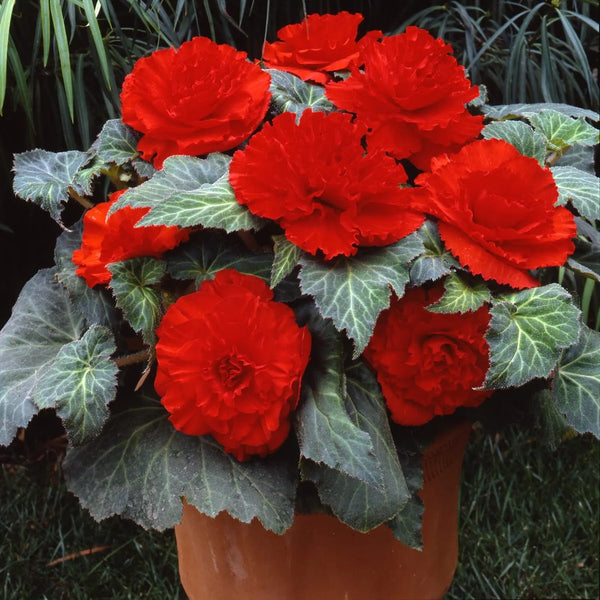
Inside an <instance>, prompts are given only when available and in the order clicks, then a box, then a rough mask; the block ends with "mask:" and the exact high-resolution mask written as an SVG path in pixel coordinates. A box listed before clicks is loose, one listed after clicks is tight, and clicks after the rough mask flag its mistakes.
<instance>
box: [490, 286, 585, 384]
mask: <svg viewBox="0 0 600 600" xmlns="http://www.w3.org/2000/svg"><path fill="white" fill-rule="evenodd" d="M490 314H491V319H490V328H489V330H488V332H487V334H486V336H485V337H486V339H487V341H488V343H489V347H490V369H489V371H488V373H487V376H486V380H485V383H484V387H486V388H488V389H493V388H507V387H518V386H520V385H523V384H524V383H526V382H528V381H530V380H532V379H534V378H536V377H543V378H545V377H548V375H550V373H551V372H552V370H553V369H554V367H555V365H556V363H557V361H558V359H559V357H560V355H561V352H562V350H563V349H564V348H568V347H569V346H571V345H572V344H574V343H575V342H576V341H577V339H578V337H579V328H580V316H581V311H580V310H579V309H578V308H576V307H575V306H574V305H573V303H572V300H571V296H570V295H569V293H568V292H567V291H566V290H565V289H564V288H563V287H562V286H560V285H558V284H556V283H552V284H550V285H545V286H543V287H537V288H531V289H527V290H523V291H522V292H517V293H514V294H510V296H508V297H507V298H506V300H502V301H500V302H498V303H496V304H495V305H494V306H492V308H491V309H490Z"/></svg>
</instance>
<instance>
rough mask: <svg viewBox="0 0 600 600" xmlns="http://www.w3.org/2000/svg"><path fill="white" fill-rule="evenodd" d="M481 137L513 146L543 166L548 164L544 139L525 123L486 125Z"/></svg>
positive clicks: (499, 122)
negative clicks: (502, 141)
mask: <svg viewBox="0 0 600 600" xmlns="http://www.w3.org/2000/svg"><path fill="white" fill-rule="evenodd" d="M481 135H482V136H483V137H484V138H485V139H486V140H489V139H491V138H494V139H498V140H504V141H506V142H508V143H509V144H512V145H513V146H514V147H515V148H516V149H517V150H518V151H519V152H520V153H521V154H523V156H531V157H532V158H535V159H536V160H537V161H538V162H539V163H540V165H542V166H543V165H544V164H545V162H546V143H545V141H544V138H543V137H542V136H541V135H540V134H539V133H536V132H535V131H534V130H533V128H531V127H530V126H529V125H527V123H523V121H495V122H494V123H490V124H489V125H486V126H485V128H484V129H483V131H482V132H481Z"/></svg>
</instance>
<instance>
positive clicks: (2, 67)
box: [0, 0, 16, 117]
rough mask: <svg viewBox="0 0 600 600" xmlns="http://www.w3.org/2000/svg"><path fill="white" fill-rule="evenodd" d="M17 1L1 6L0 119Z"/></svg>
mask: <svg viewBox="0 0 600 600" xmlns="http://www.w3.org/2000/svg"><path fill="white" fill-rule="evenodd" d="M15 2H16V0H5V1H4V2H2V4H0V117H1V116H2V107H3V106H4V98H5V96H6V71H7V67H8V39H9V33H10V23H11V20H12V13H13V10H14V8H15Z"/></svg>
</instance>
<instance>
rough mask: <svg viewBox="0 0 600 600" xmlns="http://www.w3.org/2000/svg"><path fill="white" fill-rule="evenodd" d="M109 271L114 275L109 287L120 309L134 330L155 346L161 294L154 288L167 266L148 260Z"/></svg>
mask: <svg viewBox="0 0 600 600" xmlns="http://www.w3.org/2000/svg"><path fill="white" fill-rule="evenodd" d="M108 270H109V271H110V272H111V274H112V278H111V280H110V287H111V289H112V291H113V293H114V295H115V298H116V300H117V306H118V307H119V308H121V309H122V310H123V315H124V316H125V318H126V319H127V321H128V322H129V324H130V325H131V327H132V328H133V329H134V330H135V331H139V332H142V334H143V336H144V339H145V340H146V341H148V342H152V341H153V340H154V330H155V329H156V327H157V325H158V323H159V321H160V318H161V316H162V302H161V296H160V291H159V290H158V289H156V288H155V287H154V286H155V285H156V284H157V283H159V282H160V280H161V279H162V277H163V276H164V274H165V273H166V270H167V267H166V265H165V263H164V262H161V261H159V260H157V259H156V258H151V257H148V256H145V257H138V258H131V259H129V260H124V261H122V262H118V263H112V264H110V265H108Z"/></svg>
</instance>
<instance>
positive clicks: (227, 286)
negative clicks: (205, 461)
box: [154, 269, 310, 460]
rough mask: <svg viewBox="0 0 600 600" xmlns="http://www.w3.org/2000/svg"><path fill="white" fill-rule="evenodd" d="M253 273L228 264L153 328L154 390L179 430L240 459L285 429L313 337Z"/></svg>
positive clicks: (272, 443) (271, 444) (265, 447)
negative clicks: (208, 438) (206, 439)
mask: <svg viewBox="0 0 600 600" xmlns="http://www.w3.org/2000/svg"><path fill="white" fill-rule="evenodd" d="M272 298H273V292H272V291H271V290H270V289H269V288H268V286H267V285H266V284H265V283H264V282H263V281H262V280H261V279H259V278H258V277H252V276H249V275H242V274H241V273H238V272H237V271H234V270H231V269H227V270H224V271H220V272H219V273H217V275H216V277H215V279H214V280H213V281H204V282H203V283H202V285H201V286H200V289H199V290H198V291H197V292H195V293H193V294H189V295H188V296H183V297H181V298H179V299H178V300H177V301H176V302H175V303H174V304H172V305H171V306H170V307H169V309H168V310H167V312H166V314H165V316H164V317H163V319H162V321H161V323H160V326H159V328H158V330H157V335H158V343H157V345H156V358H157V361H158V369H157V373H156V380H155V383H154V385H155V388H156V391H157V392H158V394H159V395H160V396H161V397H162V403H163V405H164V406H165V408H166V409H167V410H168V411H169V412H170V413H171V416H170V420H171V422H172V423H173V425H174V426H175V428H176V429H179V430H180V431H183V432H184V433H187V434H190V435H205V434H210V435H212V436H213V437H214V438H215V439H216V440H217V441H218V442H219V443H221V444H222V445H223V446H224V447H225V451H226V452H229V453H231V454H233V455H234V456H236V458H238V460H245V459H247V458H249V457H250V456H252V455H255V454H258V455H260V456H265V455H266V454H269V453H270V452H273V451H274V450H276V449H277V448H278V447H279V446H280V445H281V444H282V443H283V442H284V440H285V439H286V437H287V436H288V433H289V429H290V423H289V419H290V413H291V411H293V410H294V409H295V408H296V406H297V404H298V399H299V395H300V382H301V379H302V374H303V373H304V369H305V368H306V365H307V363H308V358H309V354H310V334H309V332H308V329H307V328H306V327H303V328H300V327H298V325H297V324H296V321H295V318H294V313H293V311H292V309H291V308H290V307H289V306H287V305H285V304H281V303H279V302H274V301H273V300H272Z"/></svg>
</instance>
